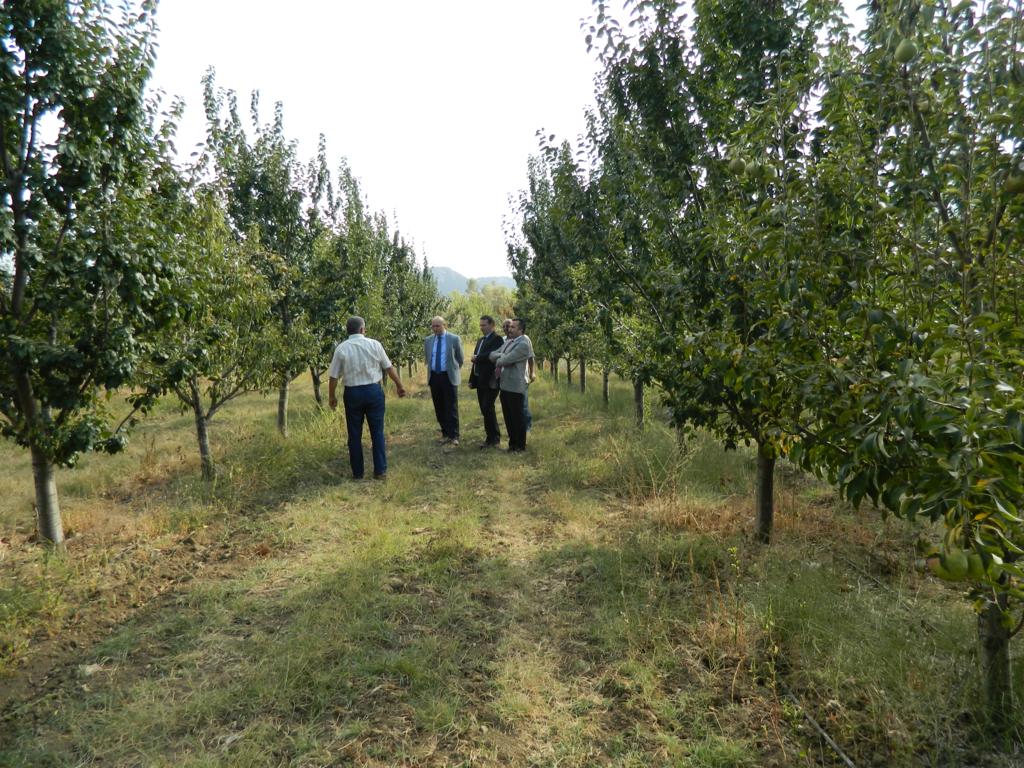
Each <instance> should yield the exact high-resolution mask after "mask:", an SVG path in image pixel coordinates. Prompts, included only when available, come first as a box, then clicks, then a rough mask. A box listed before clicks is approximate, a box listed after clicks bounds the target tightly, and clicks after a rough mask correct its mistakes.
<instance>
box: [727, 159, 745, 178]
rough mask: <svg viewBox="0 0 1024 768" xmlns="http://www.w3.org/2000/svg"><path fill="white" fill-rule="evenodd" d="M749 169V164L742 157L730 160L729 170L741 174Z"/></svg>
mask: <svg viewBox="0 0 1024 768" xmlns="http://www.w3.org/2000/svg"><path fill="white" fill-rule="evenodd" d="M746 169H747V164H746V163H745V162H743V160H742V159H740V158H738V157H734V158H733V159H732V160H730V161H729V172H730V173H734V174H736V175H737V176H739V175H740V174H741V173H743V171H745V170H746Z"/></svg>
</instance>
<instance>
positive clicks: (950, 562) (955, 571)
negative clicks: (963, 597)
mask: <svg viewBox="0 0 1024 768" xmlns="http://www.w3.org/2000/svg"><path fill="white" fill-rule="evenodd" d="M939 560H940V565H941V566H942V567H943V569H944V570H945V571H946V572H947V573H948V579H947V580H948V581H963V580H964V579H966V578H967V565H968V564H967V553H966V552H964V551H963V550H962V549H954V550H951V551H949V552H947V553H946V554H945V556H943V555H940V556H939ZM939 575H940V576H942V574H939ZM943 578H946V577H945V576H943Z"/></svg>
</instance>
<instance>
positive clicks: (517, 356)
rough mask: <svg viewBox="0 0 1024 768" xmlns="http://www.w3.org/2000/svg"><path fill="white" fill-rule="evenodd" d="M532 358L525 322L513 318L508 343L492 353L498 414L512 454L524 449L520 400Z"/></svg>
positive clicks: (523, 423) (523, 413) (522, 396)
mask: <svg viewBox="0 0 1024 768" xmlns="http://www.w3.org/2000/svg"><path fill="white" fill-rule="evenodd" d="M532 357H533V342H531V341H530V337H529V336H527V335H526V322H525V321H523V320H521V319H520V318H518V317H514V318H512V323H511V325H510V326H509V329H508V340H507V341H506V342H505V343H504V344H503V345H502V347H501V349H499V350H497V351H495V352H491V354H490V358H491V360H492V361H493V362H494V365H495V376H496V377H497V379H498V389H499V390H500V397H501V415H502V416H503V417H504V420H505V431H506V432H507V433H508V449H509V451H511V452H513V453H518V452H520V451H525V450H526V418H525V411H524V408H523V401H524V398H525V397H526V366H527V361H528V360H529V359H530V358H532Z"/></svg>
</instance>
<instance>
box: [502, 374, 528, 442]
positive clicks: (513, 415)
mask: <svg viewBox="0 0 1024 768" xmlns="http://www.w3.org/2000/svg"><path fill="white" fill-rule="evenodd" d="M501 415H502V416H504V417H505V431H506V432H508V449H509V450H510V451H525V450H526V413H525V409H524V407H523V394H522V392H506V391H505V390H504V389H503V390H501Z"/></svg>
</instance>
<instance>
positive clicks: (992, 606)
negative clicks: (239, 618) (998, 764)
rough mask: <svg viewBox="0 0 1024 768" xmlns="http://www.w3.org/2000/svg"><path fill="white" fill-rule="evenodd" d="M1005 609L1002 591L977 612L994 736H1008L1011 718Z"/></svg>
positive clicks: (986, 698) (1008, 652)
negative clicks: (995, 599)
mask: <svg viewBox="0 0 1024 768" xmlns="http://www.w3.org/2000/svg"><path fill="white" fill-rule="evenodd" d="M1006 608H1007V598H1006V595H1005V594H1001V595H999V598H998V602H989V604H988V606H987V607H986V608H985V609H984V610H983V611H982V612H981V613H979V614H978V640H979V641H980V644H981V670H982V683H983V685H984V687H985V703H986V705H987V709H988V717H989V723H990V726H991V728H992V732H993V735H995V736H997V737H999V738H1006V739H1008V738H1009V737H1010V729H1011V727H1012V721H1013V717H1012V714H1013V683H1012V680H1013V678H1012V677H1011V675H1010V630H1009V629H1008V628H1007V626H1006V625H1005V624H1004V623H1003V612H1004V611H1005V610H1006Z"/></svg>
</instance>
